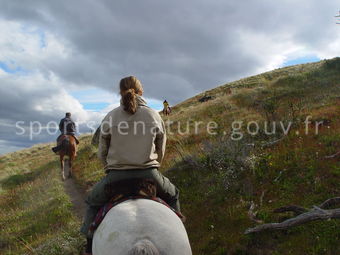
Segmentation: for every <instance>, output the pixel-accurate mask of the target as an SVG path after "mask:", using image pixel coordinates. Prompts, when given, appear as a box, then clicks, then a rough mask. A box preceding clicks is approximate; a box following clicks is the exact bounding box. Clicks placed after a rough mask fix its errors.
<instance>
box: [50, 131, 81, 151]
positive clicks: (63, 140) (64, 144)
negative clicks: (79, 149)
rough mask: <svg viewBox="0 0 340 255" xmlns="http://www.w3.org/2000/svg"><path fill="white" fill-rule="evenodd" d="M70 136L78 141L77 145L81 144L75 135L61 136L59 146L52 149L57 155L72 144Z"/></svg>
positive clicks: (58, 141)
mask: <svg viewBox="0 0 340 255" xmlns="http://www.w3.org/2000/svg"><path fill="white" fill-rule="evenodd" d="M69 136H72V137H73V138H74V139H75V140H76V144H79V141H78V139H77V137H75V136H74V135H64V134H61V135H59V136H58V138H57V146H56V147H53V148H52V151H53V152H54V153H55V154H59V151H60V150H62V148H63V147H68V145H69V143H70V139H69Z"/></svg>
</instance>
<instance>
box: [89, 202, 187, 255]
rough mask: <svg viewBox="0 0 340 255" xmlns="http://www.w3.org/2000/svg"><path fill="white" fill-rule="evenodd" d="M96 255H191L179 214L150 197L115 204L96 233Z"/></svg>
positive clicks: (94, 253)
mask: <svg viewBox="0 0 340 255" xmlns="http://www.w3.org/2000/svg"><path fill="white" fill-rule="evenodd" d="M92 252H93V255H192V252H191V247H190V243H189V239H188V235H187V232H186V230H185V228H184V225H183V223H182V221H181V220H180V218H179V217H178V216H177V215H176V214H175V213H174V212H173V211H172V210H170V209H169V208H167V207H166V206H165V205H162V204H160V203H158V202H156V201H153V200H148V199H135V200H127V201H125V202H122V203H120V204H118V205H116V206H115V207H113V208H112V209H111V210H110V211H109V212H108V213H107V215H106V216H105V218H104V220H103V221H102V222H101V224H100V225H99V227H98V228H97V230H96V231H95V233H94V237H93V247H92Z"/></svg>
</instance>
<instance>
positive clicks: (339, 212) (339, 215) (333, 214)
mask: <svg viewBox="0 0 340 255" xmlns="http://www.w3.org/2000/svg"><path fill="white" fill-rule="evenodd" d="M326 219H340V208H338V209H330V210H322V211H320V210H318V209H313V210H311V211H309V212H306V213H302V214H300V215H298V216H296V217H295V218H291V219H288V220H285V221H283V222H280V223H267V224H263V225H259V226H257V227H254V228H248V229H247V230H246V231H245V234H250V233H255V232H260V231H263V230H276V229H287V228H290V227H293V226H298V225H301V224H304V223H307V222H311V221H315V220H326Z"/></svg>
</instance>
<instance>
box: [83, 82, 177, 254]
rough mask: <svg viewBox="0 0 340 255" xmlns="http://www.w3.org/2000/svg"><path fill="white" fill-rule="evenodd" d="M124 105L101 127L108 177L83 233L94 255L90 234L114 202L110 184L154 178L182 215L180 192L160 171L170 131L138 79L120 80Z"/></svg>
mask: <svg viewBox="0 0 340 255" xmlns="http://www.w3.org/2000/svg"><path fill="white" fill-rule="evenodd" d="M119 87H120V95H121V101H120V106H119V107H117V108H115V109H113V110H112V111H111V112H109V113H108V114H107V115H106V117H105V118H104V120H103V121H102V124H101V130H100V135H99V148H98V157H99V159H100V160H101V162H102V163H103V165H104V170H105V172H106V176H105V177H104V178H103V179H102V180H101V181H99V182H98V183H97V184H96V185H94V187H93V188H92V191H91V193H90V194H89V196H88V197H87V199H86V203H87V205H88V207H87V212H86V216H85V219H84V223H83V225H82V227H81V232H82V233H83V234H85V235H86V237H87V246H86V253H85V254H92V237H93V236H92V233H91V231H89V228H90V225H91V223H92V222H93V221H94V219H95V217H96V214H97V213H98V211H99V209H100V208H101V207H102V206H104V205H105V204H106V203H107V202H109V201H110V199H111V197H109V195H107V193H106V192H105V191H104V190H105V186H106V185H107V184H112V183H115V182H117V181H121V180H127V179H132V178H142V179H152V180H153V181H154V182H155V184H156V187H157V195H158V196H159V197H160V198H161V199H163V200H164V201H165V202H166V203H168V205H170V206H171V207H172V208H174V209H175V210H176V211H178V212H180V205H179V191H178V189H177V188H176V187H175V186H174V185H173V184H172V183H171V182H170V180H169V179H168V178H166V177H164V176H163V175H162V174H161V173H160V172H159V171H158V168H159V167H160V165H161V162H162V160H163V157H164V152H165V144H166V132H165V125H164V122H163V120H162V118H161V117H160V115H159V113H158V112H157V111H155V110H153V109H151V108H150V107H148V106H147V103H146V101H145V100H144V98H143V97H142V95H143V87H142V84H141V82H140V81H139V80H138V79H137V78H136V77H134V76H129V77H126V78H123V79H122V80H121V81H120V85H119Z"/></svg>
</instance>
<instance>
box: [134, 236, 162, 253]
mask: <svg viewBox="0 0 340 255" xmlns="http://www.w3.org/2000/svg"><path fill="white" fill-rule="evenodd" d="M144 254H150V255H160V253H159V251H158V249H157V248H156V246H155V245H154V244H153V243H152V242H151V241H150V240H147V239H143V240H140V241H138V242H137V243H136V244H135V245H134V247H133V248H132V250H130V251H129V253H128V255H144Z"/></svg>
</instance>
